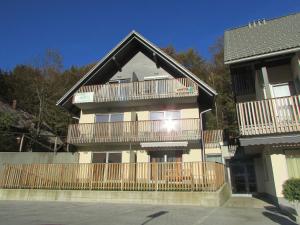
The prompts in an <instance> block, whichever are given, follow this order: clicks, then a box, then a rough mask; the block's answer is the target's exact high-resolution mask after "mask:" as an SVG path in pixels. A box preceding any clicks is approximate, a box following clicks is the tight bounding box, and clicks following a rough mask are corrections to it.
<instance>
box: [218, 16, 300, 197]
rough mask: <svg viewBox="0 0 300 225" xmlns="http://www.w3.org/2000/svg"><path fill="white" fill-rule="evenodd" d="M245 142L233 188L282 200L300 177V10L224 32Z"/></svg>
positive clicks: (233, 166)
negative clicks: (285, 186) (287, 185)
mask: <svg viewBox="0 0 300 225" xmlns="http://www.w3.org/2000/svg"><path fill="white" fill-rule="evenodd" d="M224 47H225V49H224V51H225V53H224V61H225V64H227V65H229V66H230V71H231V75H232V83H233V90H234V94H235V101H236V110H237V118H238V126H239V132H240V138H239V141H240V146H241V148H240V149H239V151H238V152H237V154H236V157H234V158H233V159H231V160H230V162H229V164H230V168H231V180H232V187H233V192H235V193H256V192H258V193H266V194H267V195H268V196H269V197H271V198H272V199H273V200H275V201H278V202H279V203H280V201H282V199H283V198H282V197H283V195H282V184H283V183H284V181H285V180H287V179H288V178H291V177H297V178H299V177H300V96H299V93H300V13H297V14H293V15H289V16H284V17H281V18H276V19H272V20H260V21H255V22H252V23H249V24H248V25H246V26H243V27H239V28H234V29H231V30H228V31H226V32H225V37H224Z"/></svg>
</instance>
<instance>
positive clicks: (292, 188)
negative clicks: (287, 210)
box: [282, 178, 300, 220]
mask: <svg viewBox="0 0 300 225" xmlns="http://www.w3.org/2000/svg"><path fill="white" fill-rule="evenodd" d="M282 194H283V196H284V198H286V199H287V200H288V201H290V202H291V203H292V205H293V206H294V207H295V210H296V212H297V220H299V216H300V179H299V178H291V179H288V180H287V181H285V182H284V184H283V191H282Z"/></svg>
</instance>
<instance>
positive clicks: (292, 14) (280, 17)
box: [225, 12, 300, 32]
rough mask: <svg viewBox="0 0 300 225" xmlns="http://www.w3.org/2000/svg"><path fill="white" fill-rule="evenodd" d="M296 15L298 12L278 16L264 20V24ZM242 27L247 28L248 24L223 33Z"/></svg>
mask: <svg viewBox="0 0 300 225" xmlns="http://www.w3.org/2000/svg"><path fill="white" fill-rule="evenodd" d="M297 14H300V12H295V13H291V14H288V15H283V16H278V17H273V18H270V19H265V20H266V22H268V21H273V20H279V19H282V18H284V17H289V16H294V15H297ZM251 22H252V21H251ZM244 27H248V24H246V25H241V26H237V27H233V28H228V29H225V32H227V31H232V30H237V29H241V28H244Z"/></svg>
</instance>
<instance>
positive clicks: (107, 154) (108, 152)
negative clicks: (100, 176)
mask: <svg viewBox="0 0 300 225" xmlns="http://www.w3.org/2000/svg"><path fill="white" fill-rule="evenodd" d="M95 153H102V154H105V163H108V157H109V154H114V153H121V162H120V163H122V151H104V152H98V151H97V152H93V155H94V154H95ZM93 155H92V160H93Z"/></svg>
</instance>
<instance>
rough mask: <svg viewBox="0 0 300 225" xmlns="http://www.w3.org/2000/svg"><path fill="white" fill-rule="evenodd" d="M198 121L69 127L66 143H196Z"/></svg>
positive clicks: (121, 123) (133, 122)
mask: <svg viewBox="0 0 300 225" xmlns="http://www.w3.org/2000/svg"><path fill="white" fill-rule="evenodd" d="M200 134H201V132H200V120H199V119H176V120H143V121H121V122H101V123H80V124H72V125H69V131H68V143H70V144H74V145H81V144H91V143H126V142H131V143H134V142H148V141H155V142H158V141H192V140H194V141H196V140H200V137H201V135H200Z"/></svg>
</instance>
